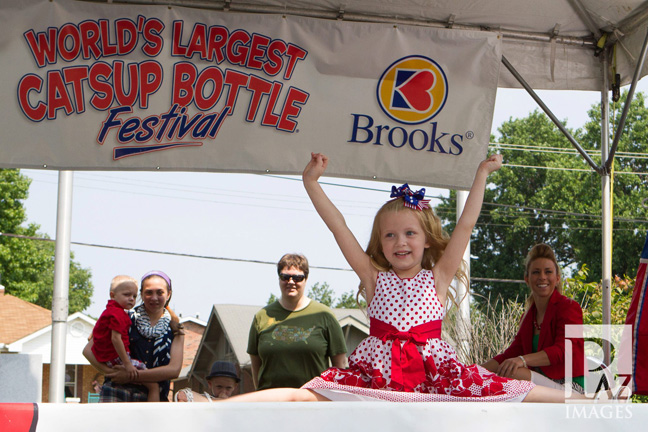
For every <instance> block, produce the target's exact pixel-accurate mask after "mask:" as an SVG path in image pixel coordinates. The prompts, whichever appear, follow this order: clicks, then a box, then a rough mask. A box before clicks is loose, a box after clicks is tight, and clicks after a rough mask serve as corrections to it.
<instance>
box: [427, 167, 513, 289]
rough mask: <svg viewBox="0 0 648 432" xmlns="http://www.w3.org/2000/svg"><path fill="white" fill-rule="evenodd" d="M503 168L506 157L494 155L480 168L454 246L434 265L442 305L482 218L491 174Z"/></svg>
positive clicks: (453, 241) (455, 231)
mask: <svg viewBox="0 0 648 432" xmlns="http://www.w3.org/2000/svg"><path fill="white" fill-rule="evenodd" d="M501 167H502V155H493V156H491V157H489V158H488V159H486V160H484V161H482V162H481V163H480V164H479V168H477V173H476V174H475V180H473V184H472V187H471V188H470V193H469V194H468V199H467V200H466V205H465V207H464V210H463V213H462V214H461V217H460V218H459V220H458V221H457V225H456V226H455V229H454V231H453V232H452V235H451V236H450V242H449V243H448V246H447V247H446V250H445V252H444V253H443V256H442V257H441V258H440V259H439V262H438V263H435V265H434V279H435V282H436V290H437V295H438V296H439V298H440V299H441V300H442V301H445V298H446V294H447V292H448V287H449V286H450V283H451V282H452V279H453V278H454V276H455V274H456V273H457V269H458V268H459V265H460V264H461V260H462V258H463V254H464V251H465V250H466V247H467V246H468V242H469V241H470V236H471V234H472V230H473V228H474V227H475V223H477V219H478V218H479V213H480V212H481V207H482V202H483V201H484V190H485V189H486V178H487V177H488V175H489V174H490V173H492V172H493V171H497V170H498V169H500V168H501Z"/></svg>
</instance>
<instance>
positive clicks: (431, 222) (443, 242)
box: [357, 198, 468, 305]
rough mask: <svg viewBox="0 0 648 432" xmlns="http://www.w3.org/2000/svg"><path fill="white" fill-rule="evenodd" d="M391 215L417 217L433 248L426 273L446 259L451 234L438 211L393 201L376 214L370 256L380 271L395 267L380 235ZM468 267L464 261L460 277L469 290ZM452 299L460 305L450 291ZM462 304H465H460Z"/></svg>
mask: <svg viewBox="0 0 648 432" xmlns="http://www.w3.org/2000/svg"><path fill="white" fill-rule="evenodd" d="M388 212H394V213H399V212H411V213H412V214H414V215H415V216H416V217H417V218H418V220H419V223H420V224H421V227H422V228H423V231H424V232H425V239H426V241H427V243H428V244H429V245H430V246H429V247H428V248H426V249H425V250H424V251H423V258H422V260H421V267H423V268H424V269H426V270H431V269H432V267H434V264H435V263H436V262H438V261H439V259H440V258H441V257H442V256H443V253H444V252H445V249H446V247H447V246H448V242H449V241H450V236H449V235H448V233H447V232H445V231H444V230H443V227H442V224H441V219H440V218H439V217H438V216H437V215H436V213H435V212H434V210H433V209H432V208H430V207H428V208H426V209H424V210H414V209H411V208H408V207H405V205H404V202H403V199H402V198H397V199H394V200H391V201H387V202H386V203H385V204H384V205H383V206H382V207H381V208H380V210H378V212H377V213H376V217H375V218H374V222H373V227H372V228H371V237H370V238H369V245H368V246H367V249H366V251H365V252H366V253H367V255H369V257H370V258H371V262H372V264H373V265H374V267H376V269H378V271H388V270H389V269H390V268H391V264H389V261H387V258H385V255H384V253H383V250H382V244H381V241H380V239H381V234H380V221H381V219H382V217H383V215H385V214H386V213H388ZM464 268H465V263H464V262H463V261H462V263H461V266H460V267H459V269H457V273H456V277H457V278H458V279H460V280H461V281H462V282H464V283H465V284H466V286H468V277H467V276H466V272H465V270H464ZM359 296H363V297H364V286H362V284H360V286H359V288H358V296H357V297H358V298H359ZM448 299H449V300H450V301H452V303H454V304H455V305H457V302H456V300H455V296H454V295H453V294H452V292H451V291H448ZM460 301H461V300H460Z"/></svg>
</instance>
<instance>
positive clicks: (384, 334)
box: [369, 318, 442, 392]
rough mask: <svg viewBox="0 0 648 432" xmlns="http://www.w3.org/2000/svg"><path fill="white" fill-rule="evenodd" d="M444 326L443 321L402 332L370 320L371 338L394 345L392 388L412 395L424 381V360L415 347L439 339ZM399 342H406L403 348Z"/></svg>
mask: <svg viewBox="0 0 648 432" xmlns="http://www.w3.org/2000/svg"><path fill="white" fill-rule="evenodd" d="M441 324H442V322H441V320H436V321H429V322H426V323H423V324H420V325H417V326H414V327H410V329H409V330H408V331H404V332H401V331H398V329H397V328H396V327H394V326H392V325H391V324H387V323H385V322H383V321H380V320H377V319H375V318H371V322H370V331H369V334H370V335H371V336H375V337H377V338H378V339H380V340H381V341H383V342H386V341H388V340H391V341H393V343H392V348H391V354H392V364H391V383H390V387H392V388H393V389H394V390H401V391H409V392H411V391H414V388H415V387H416V386H417V385H419V384H420V383H422V382H423V381H425V365H424V364H423V357H422V356H421V354H420V353H419V351H418V349H417V348H416V346H417V345H425V343H426V342H427V340H428V339H439V338H440V337H441ZM400 341H405V343H404V344H403V346H402V347H401V344H400ZM432 364H433V365H434V363H432ZM434 373H436V370H435V371H434Z"/></svg>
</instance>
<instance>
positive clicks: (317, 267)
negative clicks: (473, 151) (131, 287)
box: [0, 233, 353, 271]
mask: <svg viewBox="0 0 648 432" xmlns="http://www.w3.org/2000/svg"><path fill="white" fill-rule="evenodd" d="M0 236H4V237H13V238H20V239H26V240H35V241H46V242H55V241H56V239H50V238H43V237H34V236H26V235H21V234H9V233H0ZM70 243H71V244H73V245H77V246H87V247H96V248H103V249H115V250H122V251H128V252H144V253H152V254H159V255H172V256H179V257H185V258H200V259H208V260H217V261H231V262H243V263H251V264H269V265H273V266H276V265H277V263H276V262H275V261H262V260H252V259H243V258H227V257H217V256H211V255H196V254H189V253H182V252H169V251H159V250H153V249H139V248H129V247H124V246H111V245H101V244H96V243H84V242H75V241H71V242H70ZM310 268H316V269H321V270H335V271H353V270H351V269H346V268H341V267H325V266H313V265H312V266H310Z"/></svg>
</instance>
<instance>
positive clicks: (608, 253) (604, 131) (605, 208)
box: [599, 49, 612, 365]
mask: <svg viewBox="0 0 648 432" xmlns="http://www.w3.org/2000/svg"><path fill="white" fill-rule="evenodd" d="M609 53H610V50H609V49H606V50H605V52H603V53H602V55H601V68H602V69H603V70H602V77H603V82H602V88H601V160H605V159H606V158H607V157H608V150H609V144H610V143H609V141H610V137H609V122H610V118H609V115H610V101H609V98H608V91H609V88H610V76H609V60H608V55H609ZM599 174H600V175H601V214H602V217H601V249H602V254H601V259H602V263H601V264H602V265H601V269H602V271H601V273H602V274H601V289H602V290H603V293H602V297H603V299H602V301H603V325H606V324H610V316H611V310H612V302H611V298H612V297H611V291H610V290H611V283H612V225H611V222H612V207H611V183H610V173H609V171H608V170H601V171H599ZM603 361H604V363H605V364H606V365H609V364H610V341H609V337H604V338H603Z"/></svg>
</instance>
